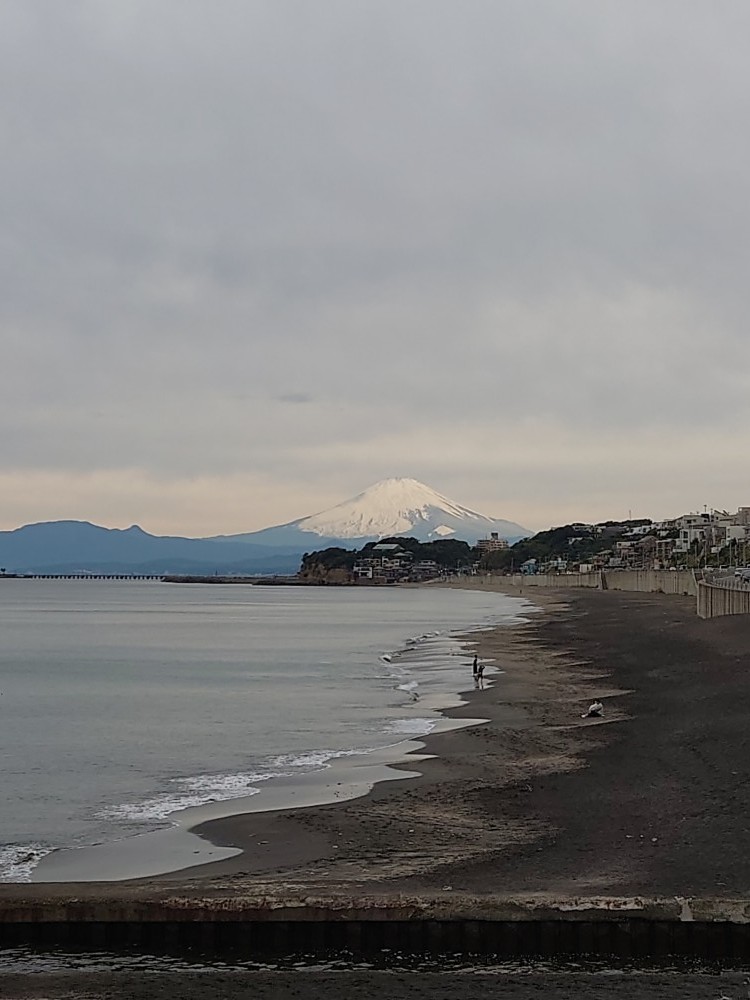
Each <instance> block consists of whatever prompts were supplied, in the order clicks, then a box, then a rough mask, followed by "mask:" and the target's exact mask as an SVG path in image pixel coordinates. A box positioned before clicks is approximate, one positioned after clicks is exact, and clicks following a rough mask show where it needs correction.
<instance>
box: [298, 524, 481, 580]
mask: <svg viewBox="0 0 750 1000" xmlns="http://www.w3.org/2000/svg"><path fill="white" fill-rule="evenodd" d="M383 545H398V547H399V548H400V549H401V551H403V552H409V553H411V555H412V556H413V558H414V561H415V562H434V563H436V565H437V566H438V567H439V568H440V569H441V570H444V571H446V572H447V571H448V570H451V571H454V570H456V569H457V568H465V567H469V566H472V565H474V563H475V562H476V554H477V550H476V549H474V548H472V547H471V546H470V545H469V543H468V542H461V541H458V540H457V539H454V538H442V539H438V540H436V541H434V542H420V541H418V540H417V539H416V538H403V537H401V536H400V535H395V536H393V537H392V538H381V539H380V540H379V541H377V542H368V543H367V544H366V545H364V546H363V547H362V548H361V549H356V550H355V549H344V548H340V547H338V546H332V547H331V548H328V549H322V550H321V551H319V552H306V553H305V554H304V555H303V557H302V565H301V566H300V570H299V575H300V577H301V578H302V579H304V580H307V581H309V582H321V583H348V582H349V581H350V580H351V577H352V572H353V570H354V565H355V563H357V562H358V561H360V560H362V559H367V558H368V557H370V556H372V555H373V554H374V551H375V548H376V546H383Z"/></svg>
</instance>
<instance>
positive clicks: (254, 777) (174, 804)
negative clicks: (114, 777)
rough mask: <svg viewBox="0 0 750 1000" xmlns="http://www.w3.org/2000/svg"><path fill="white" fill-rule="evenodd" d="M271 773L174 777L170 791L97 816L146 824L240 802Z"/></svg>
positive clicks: (108, 810) (256, 792)
mask: <svg viewBox="0 0 750 1000" xmlns="http://www.w3.org/2000/svg"><path fill="white" fill-rule="evenodd" d="M272 777H274V775H273V774H242V773H238V774H198V775H194V776H193V777H190V778H174V779H173V780H172V784H174V785H176V786H177V788H176V790H175V791H174V792H165V793H164V794H163V795H156V796H154V797H153V798H150V799H144V800H143V801H141V802H124V803H122V804H120V805H116V806H109V807H108V808H106V809H103V810H102V811H101V812H100V813H99V816H100V817H102V818H103V819H115V820H130V821H131V822H132V821H135V822H142V823H146V822H149V821H153V820H163V819H167V818H168V817H169V816H171V815H172V813H175V812H180V811H181V810H182V809H191V808H194V807H195V806H205V805H207V804H208V803H209V802H225V801H226V800H227V799H240V798H245V797H246V796H250V795H257V794H258V793H259V792H260V789H259V788H256V787H255V786H256V785H257V784H258V783H259V782H262V781H268V779H269V778H272Z"/></svg>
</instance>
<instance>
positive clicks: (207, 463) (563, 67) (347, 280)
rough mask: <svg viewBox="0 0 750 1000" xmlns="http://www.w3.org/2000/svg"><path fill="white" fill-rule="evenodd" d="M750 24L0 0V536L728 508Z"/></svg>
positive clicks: (743, 310)
mask: <svg viewBox="0 0 750 1000" xmlns="http://www.w3.org/2000/svg"><path fill="white" fill-rule="evenodd" d="M749 51H750V4H748V3H747V0H712V2H711V3H705V2H704V0H701V2H698V0H627V2H622V0H107V2H106V3H102V2H101V0H66V2H65V3H62V2H59V0H0V129H1V133H0V135H1V138H2V158H1V159H0V164H1V166H0V178H1V183H0V206H1V208H2V225H1V226H0V252H1V254H2V268H1V269H0V348H1V357H2V374H3V379H2V411H1V412H2V434H0V528H14V527H17V526H19V525H21V524H24V523H27V522H30V521H39V520H55V519H58V518H79V519H83V520H91V521H94V522H96V523H99V524H105V525H108V526H111V527H126V526H128V525H129V524H131V523H134V522H136V523H139V524H140V525H142V526H143V527H144V528H145V529H146V530H148V531H153V532H155V533H159V534H166V533H172V534H188V535H210V534H216V533H219V532H222V533H226V532H235V531H250V530H254V529H256V528H262V527H266V526H268V525H271V524H277V523H280V522H283V521H287V520H291V519H293V518H296V517H301V516H303V515H305V514H310V513H313V512H315V511H317V510H321V509H324V508H326V507H328V506H330V505H332V504H334V503H337V502H339V501H341V500H344V499H346V498H348V497H350V496H352V495H353V494H355V493H358V492H360V491H361V490H363V489H365V488H366V487H367V486H369V485H371V484H372V483H374V482H375V481H377V480H379V479H382V478H385V477H388V476H411V477H414V478H416V479H420V480H422V481H424V482H426V483H428V484H429V485H430V486H432V487H434V488H435V489H437V490H438V491H440V492H441V493H444V494H446V495H447V496H448V497H450V498H451V499H454V500H456V501H457V502H459V503H462V504H464V505H466V506H469V507H473V508H474V509H477V510H479V511H481V512H482V513H485V514H488V515H490V516H495V517H506V518H510V519H512V520H515V521H518V522H520V523H521V524H524V525H526V526H528V527H530V528H532V529H538V528H543V527H547V526H549V525H550V524H560V523H565V522H567V521H570V520H598V519H603V518H609V517H623V516H625V517H626V516H627V515H628V513H629V512H632V516H634V517H636V516H654V517H663V516H671V515H677V514H680V513H684V512H686V511H688V510H696V509H701V510H702V509H703V505H704V504H706V505H708V506H709V507H710V506H717V507H722V508H730V509H736V508H737V506H738V505H740V504H743V505H744V504H750V483H749V477H748V457H749V452H750V447H749V436H750V435H749V434H748V431H749V429H750V336H748V317H749V310H748V306H749V304H750V282H749V276H750V237H749V234H750V197H748V194H749V191H748V188H749V186H750V155H749V154H750V131H749V130H748V127H747V123H748V121H749V120H750V108H749V107H748V105H749V104H750V59H748V52H749Z"/></svg>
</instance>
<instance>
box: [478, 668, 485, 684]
mask: <svg viewBox="0 0 750 1000" xmlns="http://www.w3.org/2000/svg"><path fill="white" fill-rule="evenodd" d="M477 681H478V682H479V685H478V686H479V687H480V688H483V687H484V664H483V663H480V664H479V666H478V667H477Z"/></svg>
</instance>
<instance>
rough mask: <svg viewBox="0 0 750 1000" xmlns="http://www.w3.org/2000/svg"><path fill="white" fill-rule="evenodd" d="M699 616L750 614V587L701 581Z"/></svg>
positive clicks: (698, 586) (699, 587) (715, 616)
mask: <svg viewBox="0 0 750 1000" xmlns="http://www.w3.org/2000/svg"><path fill="white" fill-rule="evenodd" d="M697 589H698V617H699V618H718V617H720V616H721V615H749V614H750V589H748V588H747V587H742V586H732V584H731V583H727V584H714V583H709V582H707V581H705V580H701V581H699V583H698V585H697Z"/></svg>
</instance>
